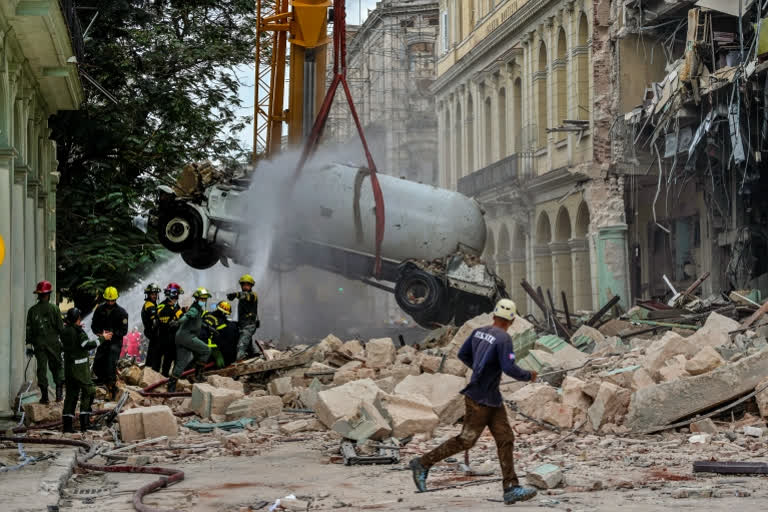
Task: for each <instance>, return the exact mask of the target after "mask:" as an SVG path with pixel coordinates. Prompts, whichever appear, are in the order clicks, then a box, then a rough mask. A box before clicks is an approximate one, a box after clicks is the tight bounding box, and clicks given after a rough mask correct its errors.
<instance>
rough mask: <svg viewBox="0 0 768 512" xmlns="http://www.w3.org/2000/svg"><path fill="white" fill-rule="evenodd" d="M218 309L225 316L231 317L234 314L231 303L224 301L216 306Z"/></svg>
mask: <svg viewBox="0 0 768 512" xmlns="http://www.w3.org/2000/svg"><path fill="white" fill-rule="evenodd" d="M216 309H218V310H219V311H221V312H222V313H224V314H225V315H231V314H232V306H231V305H230V304H229V302H227V301H225V300H223V301H221V302H219V303H218V304H216Z"/></svg>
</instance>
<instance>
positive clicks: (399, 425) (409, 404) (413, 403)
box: [374, 392, 440, 438]
mask: <svg viewBox="0 0 768 512" xmlns="http://www.w3.org/2000/svg"><path fill="white" fill-rule="evenodd" d="M374 405H375V406H376V408H377V409H378V410H379V412H381V414H382V416H384V417H385V418H386V419H387V421H388V422H389V424H390V426H391V427H392V435H393V436H394V437H398V438H403V437H406V436H409V435H413V434H419V433H423V432H426V433H431V432H432V431H433V430H434V429H435V427H437V425H438V423H439V422H440V418H438V416H437V414H435V413H434V411H433V410H432V404H431V403H430V402H429V400H427V399H426V398H424V397H423V396H421V395H397V394H395V395H389V394H387V393H384V392H380V393H379V395H378V396H377V397H376V401H375V402H374Z"/></svg>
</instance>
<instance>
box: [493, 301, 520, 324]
mask: <svg viewBox="0 0 768 512" xmlns="http://www.w3.org/2000/svg"><path fill="white" fill-rule="evenodd" d="M516 314H517V306H516V305H515V303H514V302H513V301H511V300H509V299H501V300H500V301H499V302H497V303H496V307H495V308H494V309H493V316H497V317H499V318H503V319H504V320H512V319H513V318H515V315H516Z"/></svg>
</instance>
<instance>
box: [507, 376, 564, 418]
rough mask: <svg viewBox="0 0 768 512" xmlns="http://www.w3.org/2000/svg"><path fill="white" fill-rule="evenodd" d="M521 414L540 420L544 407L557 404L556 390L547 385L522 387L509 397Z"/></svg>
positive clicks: (533, 384) (535, 384)
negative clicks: (552, 403)
mask: <svg viewBox="0 0 768 512" xmlns="http://www.w3.org/2000/svg"><path fill="white" fill-rule="evenodd" d="M510 399H511V400H512V401H513V402H514V403H515V405H517V407H518V409H520V411H521V412H522V413H523V414H527V415H528V416H531V417H533V418H536V419H541V416H542V415H543V413H544V406H545V405H546V404H548V403H550V402H558V401H559V400H558V395H557V390H555V388H553V387H552V386H550V385H548V384H543V383H532V384H528V385H527V386H525V387H523V388H522V389H520V390H519V391H516V392H515V393H513V394H512V396H510Z"/></svg>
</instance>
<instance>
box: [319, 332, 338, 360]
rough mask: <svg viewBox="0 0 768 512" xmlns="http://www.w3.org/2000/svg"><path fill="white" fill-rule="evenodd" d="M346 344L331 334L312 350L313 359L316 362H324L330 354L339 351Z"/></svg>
mask: <svg viewBox="0 0 768 512" xmlns="http://www.w3.org/2000/svg"><path fill="white" fill-rule="evenodd" d="M343 344H344V342H343V341H341V340H340V339H339V338H337V337H336V336H334V335H333V334H329V335H328V336H326V337H325V338H323V340H322V341H320V343H318V344H317V345H315V346H314V347H313V348H312V350H313V352H312V359H314V360H315V361H323V360H324V359H325V358H326V357H327V356H328V354H330V353H331V352H333V351H334V350H338V349H340V348H341V346H342V345H343Z"/></svg>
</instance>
